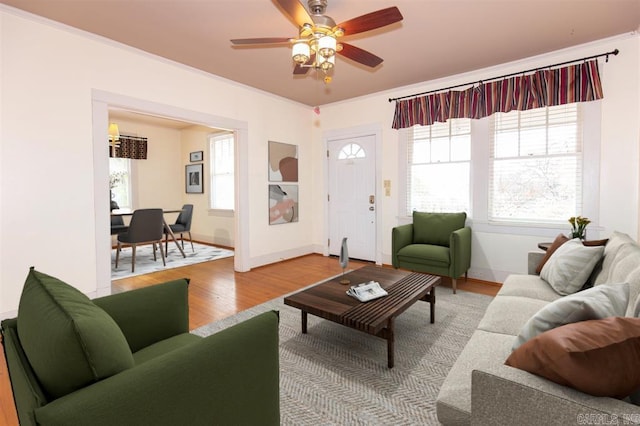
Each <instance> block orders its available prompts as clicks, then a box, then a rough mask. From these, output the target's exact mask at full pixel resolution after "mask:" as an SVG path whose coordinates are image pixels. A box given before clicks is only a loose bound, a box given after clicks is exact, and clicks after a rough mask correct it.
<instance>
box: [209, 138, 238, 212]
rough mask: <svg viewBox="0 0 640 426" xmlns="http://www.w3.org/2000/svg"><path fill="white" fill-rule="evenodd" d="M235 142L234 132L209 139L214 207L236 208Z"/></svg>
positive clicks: (223, 208) (211, 205)
mask: <svg viewBox="0 0 640 426" xmlns="http://www.w3.org/2000/svg"><path fill="white" fill-rule="evenodd" d="M234 142H235V138H234V135H233V134H225V135H222V136H220V135H217V136H212V137H211V138H210V139H209V152H210V153H211V154H210V155H211V166H210V169H211V187H210V188H211V194H210V207H211V208H212V209H219V210H233V209H234V203H235V182H234V179H235V178H234V176H235V174H234V164H235V160H234V153H235V147H234V145H235V143H234Z"/></svg>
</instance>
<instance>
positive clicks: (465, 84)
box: [389, 49, 620, 102]
mask: <svg viewBox="0 0 640 426" xmlns="http://www.w3.org/2000/svg"><path fill="white" fill-rule="evenodd" d="M618 53H620V51H619V50H618V49H615V50H612V51H611V52H606V53H600V54H599V55H593V56H586V57H584V58H581V59H574V60H572V61H565V62H559V63H557V64H553V65H547V66H546V67H537V68H532V69H530V70H526V71H519V72H513V73H511V74H505V75H501V76H500V77H492V78H487V79H482V80H478V81H473V82H471V83H463V84H456V85H455V86H449V87H445V88H444V89H435V90H429V91H427V92H421V93H415V94H413V95H407V96H399V97H397V98H389V102H393V101H398V100H400V99H407V98H413V97H417V96H422V95H428V94H431V93H436V92H443V91H445V90H450V89H455V88H458V87H462V86H470V85H473V84H476V83H483V82H486V81H493V80H500V79H503V78H507V77H513V76H514V75H520V74H526V73H530V72H534V71H539V70H543V69H546V68H553V67H559V66H561V65H567V64H572V63H574V62H581V61H586V60H589V59H595V58H599V57H601V56H606V60H605V61H606V62H609V55H617V54H618Z"/></svg>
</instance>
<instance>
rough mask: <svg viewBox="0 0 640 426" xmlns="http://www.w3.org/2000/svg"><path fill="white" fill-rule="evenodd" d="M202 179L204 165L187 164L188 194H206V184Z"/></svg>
mask: <svg viewBox="0 0 640 426" xmlns="http://www.w3.org/2000/svg"><path fill="white" fill-rule="evenodd" d="M202 178H203V176H202V164H187V165H186V166H185V177H184V179H185V184H186V185H185V186H186V191H187V194H202V193H204V182H203V180H202Z"/></svg>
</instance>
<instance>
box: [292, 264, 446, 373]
mask: <svg viewBox="0 0 640 426" xmlns="http://www.w3.org/2000/svg"><path fill="white" fill-rule="evenodd" d="M343 279H349V280H350V281H351V283H350V284H349V285H344V284H340V281H341V280H343ZM369 281H377V282H379V283H380V285H381V286H382V288H384V289H385V290H386V291H387V292H388V293H389V295H388V296H384V297H381V298H379V299H375V300H372V301H369V302H360V301H358V300H357V299H355V298H353V297H351V296H347V294H346V293H345V292H346V291H347V289H348V288H349V286H352V285H357V284H360V283H363V282H369ZM440 281H441V280H440V277H436V276H433V275H427V274H420V273H415V272H414V273H411V272H406V271H399V270H396V269H391V268H383V267H377V266H365V267H363V268H361V269H358V270H355V271H353V272H349V273H348V274H345V275H340V276H338V277H335V278H333V279H330V280H327V281H324V282H322V283H320V284H317V285H315V286H313V287H309V288H307V289H305V290H302V291H300V292H298V293H295V294H293V295H291V296H288V297H285V298H284V303H285V305H289V306H293V307H294V308H298V309H300V310H301V311H302V332H303V333H306V332H307V315H308V314H312V315H315V316H317V317H320V318H324V319H327V320H329V321H333V322H336V323H338V324H342V325H344V326H346V327H350V328H354V329H356V330H360V331H363V332H365V333H368V334H372V335H374V336H378V337H381V338H383V339H385V340H386V341H387V361H388V366H389V368H393V364H394V331H393V328H394V327H393V325H394V320H395V318H396V317H397V316H398V315H400V314H401V313H403V312H404V311H406V310H407V309H408V308H409V307H410V306H411V305H413V304H414V303H415V302H417V301H418V300H423V301H427V302H429V304H430V305H431V306H430V317H431V318H430V320H431V323H432V324H433V322H434V320H435V304H436V292H435V290H436V286H438V285H439V284H440Z"/></svg>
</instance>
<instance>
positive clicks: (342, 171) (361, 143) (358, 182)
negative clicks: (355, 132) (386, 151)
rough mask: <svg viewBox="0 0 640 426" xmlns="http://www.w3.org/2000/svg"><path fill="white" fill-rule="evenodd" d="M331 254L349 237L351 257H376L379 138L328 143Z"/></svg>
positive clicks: (348, 139)
mask: <svg viewBox="0 0 640 426" xmlns="http://www.w3.org/2000/svg"><path fill="white" fill-rule="evenodd" d="M327 146H328V149H329V152H328V162H329V167H328V170H329V197H328V202H329V254H330V255H339V254H340V245H341V243H342V238H344V237H347V247H348V251H349V257H351V258H354V259H361V260H369V261H375V257H376V201H377V200H376V199H375V197H376V152H375V146H376V139H375V136H374V135H367V136H360V137H353V138H346V139H336V140H329V141H328V142H327Z"/></svg>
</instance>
